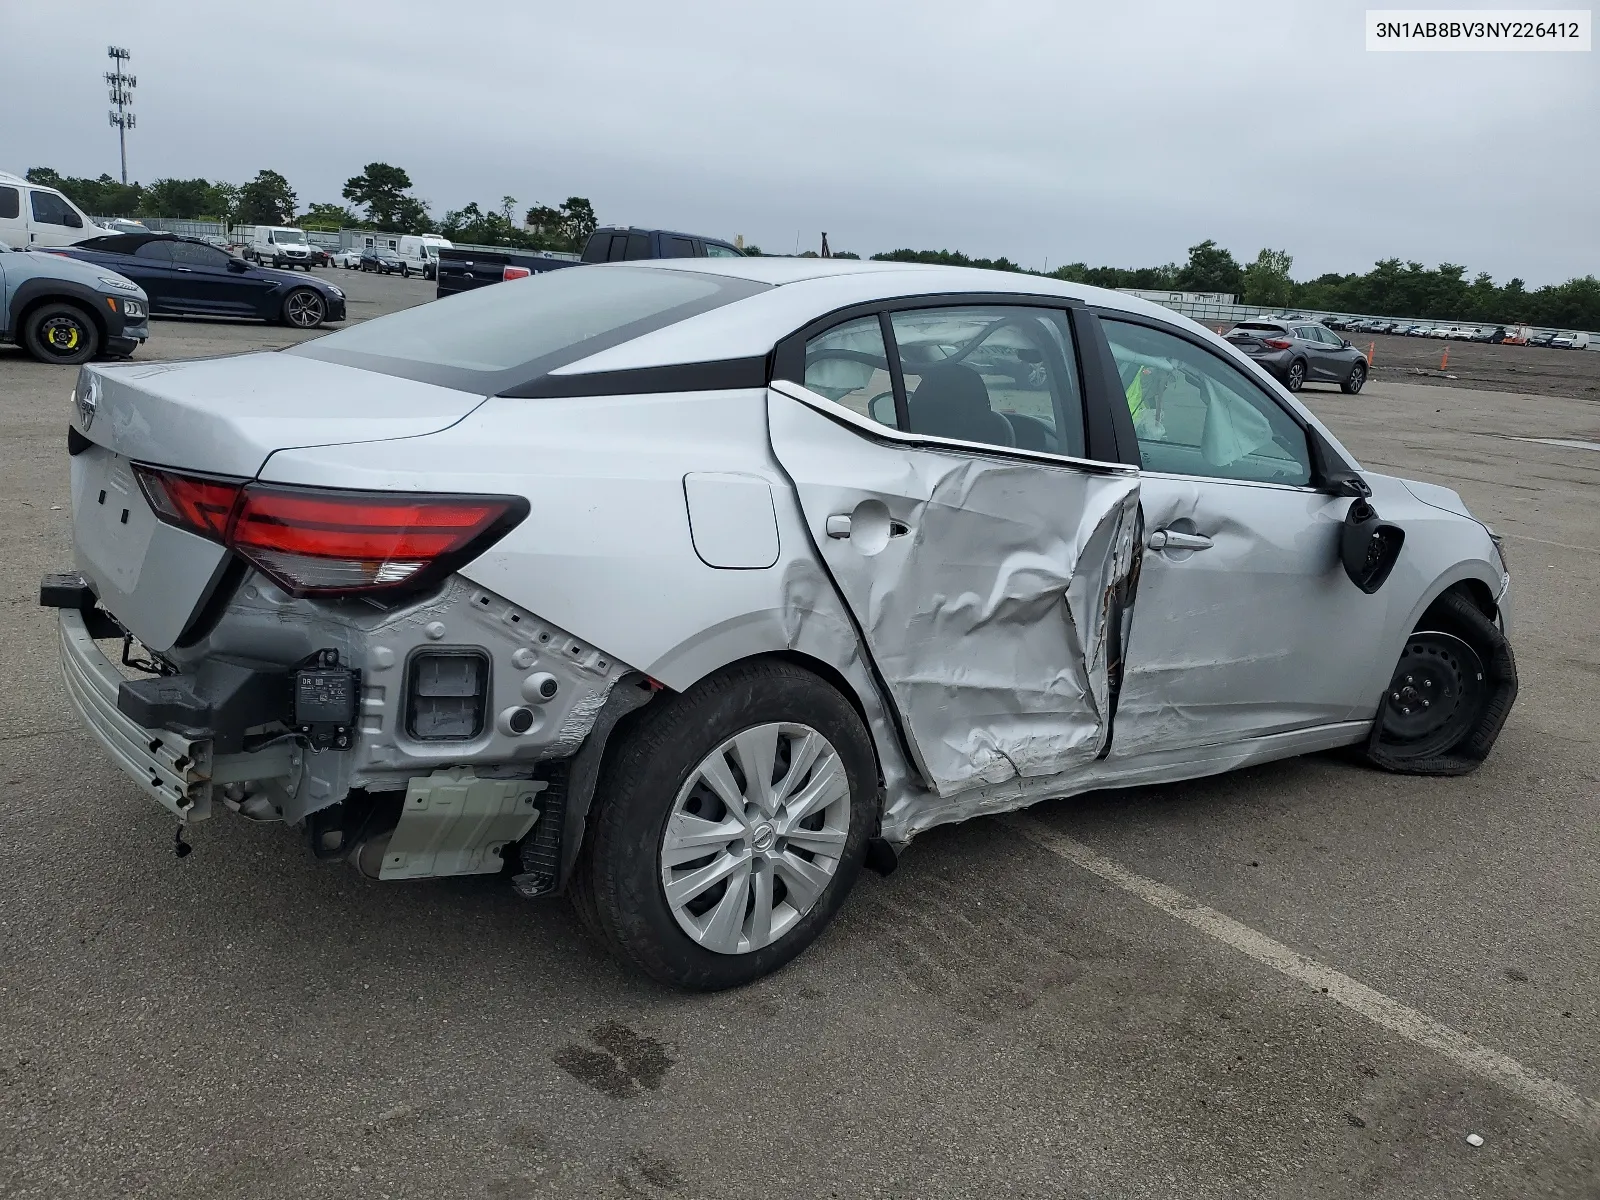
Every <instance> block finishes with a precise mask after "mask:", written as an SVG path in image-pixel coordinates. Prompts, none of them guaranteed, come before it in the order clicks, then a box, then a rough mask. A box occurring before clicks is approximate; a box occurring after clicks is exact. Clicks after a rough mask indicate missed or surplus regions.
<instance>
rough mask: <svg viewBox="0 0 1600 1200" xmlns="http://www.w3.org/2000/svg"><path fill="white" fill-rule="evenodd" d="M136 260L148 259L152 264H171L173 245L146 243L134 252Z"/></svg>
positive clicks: (163, 242) (162, 242) (155, 242)
mask: <svg viewBox="0 0 1600 1200" xmlns="http://www.w3.org/2000/svg"><path fill="white" fill-rule="evenodd" d="M133 256H134V257H135V258H148V259H150V260H151V261H152V262H158V263H170V262H171V261H172V243H171V242H169V241H164V240H160V241H154V242H146V243H145V244H144V245H142V246H140V247H139V248H138V249H137V250H135V251H134V252H133Z"/></svg>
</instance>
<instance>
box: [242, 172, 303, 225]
mask: <svg viewBox="0 0 1600 1200" xmlns="http://www.w3.org/2000/svg"><path fill="white" fill-rule="evenodd" d="M294 210H295V194H294V189H293V188H291V187H290V186H289V181H288V180H287V179H285V178H284V177H283V176H282V175H280V174H278V173H277V172H276V171H261V172H259V173H258V174H257V175H256V177H255V178H254V179H252V180H251V181H250V182H249V183H247V184H245V185H244V186H243V187H242V188H240V189H239V220H240V221H242V222H243V223H244V224H246V225H284V224H287V223H288V222H289V221H292V220H293V219H294Z"/></svg>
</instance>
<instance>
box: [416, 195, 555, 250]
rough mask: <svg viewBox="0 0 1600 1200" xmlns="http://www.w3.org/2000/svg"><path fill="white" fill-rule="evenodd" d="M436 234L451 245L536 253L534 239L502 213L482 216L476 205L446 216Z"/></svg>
mask: <svg viewBox="0 0 1600 1200" xmlns="http://www.w3.org/2000/svg"><path fill="white" fill-rule="evenodd" d="M439 231H440V232H441V233H443V234H444V235H445V237H447V238H449V239H450V240H451V241H452V242H466V243H469V244H476V245H480V246H516V247H519V248H523V249H539V248H540V247H539V246H537V245H536V243H535V242H534V240H533V238H532V237H530V236H529V235H528V234H527V233H525V232H524V231H523V230H521V229H518V228H517V227H516V226H515V225H513V224H512V223H511V222H510V221H509V220H507V219H506V217H505V215H504V214H503V213H498V212H495V211H493V210H490V211H489V212H485V211H484V210H483V208H482V206H481V205H479V204H478V202H477V201H475V200H474V201H473V202H472V203H471V204H468V205H467V206H466V207H465V208H459V209H455V210H454V211H452V212H447V213H445V215H444V219H443V220H441V221H440V222H439Z"/></svg>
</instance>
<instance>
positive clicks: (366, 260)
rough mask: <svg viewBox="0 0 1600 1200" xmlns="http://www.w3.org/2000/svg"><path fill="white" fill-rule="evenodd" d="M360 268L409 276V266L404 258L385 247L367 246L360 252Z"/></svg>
mask: <svg viewBox="0 0 1600 1200" xmlns="http://www.w3.org/2000/svg"><path fill="white" fill-rule="evenodd" d="M361 269H362V270H363V271H379V272H382V273H383V274H385V275H402V276H404V277H406V278H408V279H409V278H410V277H411V267H410V265H409V264H408V263H407V262H406V260H405V259H403V258H401V257H400V256H399V255H398V254H396V253H395V252H394V251H393V250H390V249H388V248H386V247H379V246H368V247H367V248H366V249H365V250H363V251H362V252H361Z"/></svg>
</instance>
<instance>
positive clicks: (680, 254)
mask: <svg viewBox="0 0 1600 1200" xmlns="http://www.w3.org/2000/svg"><path fill="white" fill-rule="evenodd" d="M661 257H662V258H697V257H698V255H696V254H695V252H694V239H693V238H686V237H664V238H662V239H661Z"/></svg>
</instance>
